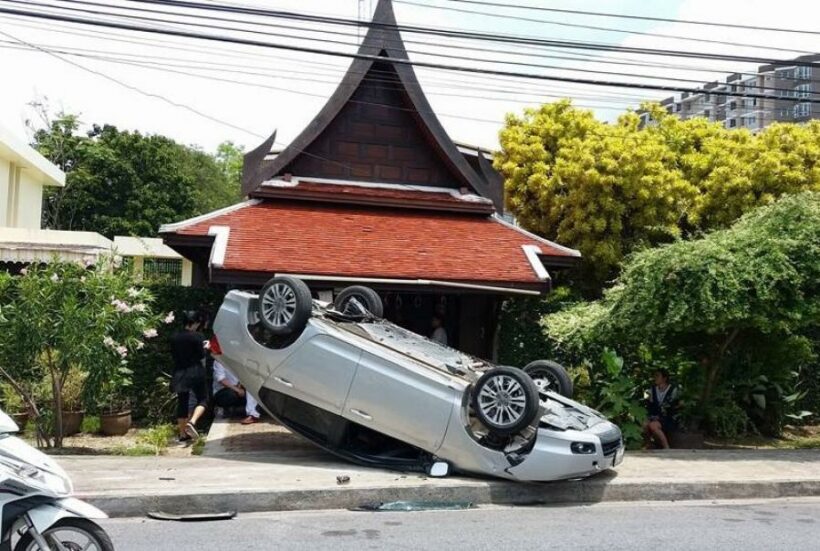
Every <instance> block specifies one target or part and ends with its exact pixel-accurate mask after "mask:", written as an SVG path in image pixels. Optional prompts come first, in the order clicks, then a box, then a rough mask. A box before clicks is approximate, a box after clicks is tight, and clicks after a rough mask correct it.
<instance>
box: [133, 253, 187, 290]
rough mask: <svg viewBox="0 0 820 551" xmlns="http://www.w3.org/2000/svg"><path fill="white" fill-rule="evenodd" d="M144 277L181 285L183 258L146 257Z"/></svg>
mask: <svg viewBox="0 0 820 551" xmlns="http://www.w3.org/2000/svg"><path fill="white" fill-rule="evenodd" d="M143 262H144V264H143V268H142V270H143V272H142V273H143V277H144V278H145V279H146V280H149V281H157V282H162V283H169V284H171V285H179V284H180V283H181V282H182V260H180V259H178V258H146V259H145V260H144V261H143Z"/></svg>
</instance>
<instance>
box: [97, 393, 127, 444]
mask: <svg viewBox="0 0 820 551" xmlns="http://www.w3.org/2000/svg"><path fill="white" fill-rule="evenodd" d="M130 428H131V407H130V402H129V400H128V398H127V397H126V396H125V394H124V393H123V392H122V389H121V388H120V389H117V390H114V391H113V392H112V393H111V394H110V395H109V397H108V399H107V400H106V401H105V404H102V408H101V409H100V431H101V432H102V433H103V434H104V435H106V436H122V435H123V434H125V433H127V432H128V430H129V429H130Z"/></svg>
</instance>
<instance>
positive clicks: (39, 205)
mask: <svg viewBox="0 0 820 551" xmlns="http://www.w3.org/2000/svg"><path fill="white" fill-rule="evenodd" d="M42 211H43V184H42V182H41V179H40V178H38V177H37V174H36V173H35V172H33V171H32V170H30V169H25V168H20V167H19V166H17V164H16V163H14V162H10V161H6V160H3V159H0V226H4V227H9V228H25V229H35V230H36V229H39V228H40V218H41V216H42Z"/></svg>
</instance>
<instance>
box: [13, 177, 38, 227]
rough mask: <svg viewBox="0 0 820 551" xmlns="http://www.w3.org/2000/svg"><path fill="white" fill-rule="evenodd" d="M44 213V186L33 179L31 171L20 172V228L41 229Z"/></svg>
mask: <svg viewBox="0 0 820 551" xmlns="http://www.w3.org/2000/svg"><path fill="white" fill-rule="evenodd" d="M42 213H43V184H41V183H40V182H39V181H36V180H35V179H34V178H32V173H31V171H29V170H25V169H24V170H21V171H20V193H19V196H18V198H17V224H16V227H18V228H28V229H35V230H36V229H39V228H40V219H41V218H42Z"/></svg>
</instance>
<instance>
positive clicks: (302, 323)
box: [211, 277, 624, 481]
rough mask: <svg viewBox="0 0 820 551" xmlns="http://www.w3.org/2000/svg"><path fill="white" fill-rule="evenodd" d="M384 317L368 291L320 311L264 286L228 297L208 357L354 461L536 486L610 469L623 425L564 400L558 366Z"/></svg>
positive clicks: (290, 284)
mask: <svg viewBox="0 0 820 551" xmlns="http://www.w3.org/2000/svg"><path fill="white" fill-rule="evenodd" d="M381 316H382V303H381V300H380V298H379V296H378V294H376V293H375V292H374V291H373V290H372V289H369V288H367V287H361V286H353V287H349V288H347V289H345V290H344V291H343V292H342V293H340V294H339V296H338V297H337V298H336V300H335V302H334V304H328V303H323V302H320V301H315V300H313V299H312V297H311V293H310V290H309V289H308V287H307V285H306V284H305V283H304V282H302V281H301V280H299V279H295V278H292V277H275V278H273V279H271V280H270V281H268V283H266V284H265V286H264V287H263V288H262V290H261V292H260V293H259V294H258V295H257V294H253V293H248V292H242V291H231V292H229V293H228V294H227V295H226V297H225V300H224V302H223V304H222V306H221V308H220V310H219V313H218V315H217V317H216V320H215V322H214V333H215V338H214V340H213V341H212V344H211V348H212V353H213V354H215V355H216V356H217V357H218V358H219V361H220V362H222V363H223V364H225V365H226V366H227V367H228V368H230V369H231V370H232V371H233V372H234V373H236V374H237V376H238V377H239V379H240V380H241V381H242V384H243V385H244V386H245V388H246V389H248V391H249V392H250V393H251V394H252V395H253V396H254V397H256V398H257V399H258V400H259V403H260V404H261V405H262V407H264V408H265V410H266V411H267V412H268V413H270V414H271V415H272V416H273V417H274V418H276V419H278V420H279V421H280V422H281V423H283V424H284V425H285V426H287V427H288V428H290V429H291V430H293V431H295V432H297V433H299V434H301V435H303V436H305V437H307V438H308V439H310V440H311V441H313V442H315V443H316V444H318V445H319V446H321V447H322V448H325V449H326V450H329V451H331V452H333V453H335V454H338V455H340V456H342V457H344V458H347V459H349V460H351V461H355V462H357V463H360V464H364V465H371V466H378V467H386V468H393V469H400V470H416V471H426V472H428V473H430V474H433V475H444V474H446V473H447V472H450V471H460V472H469V473H480V474H484V475H492V476H497V477H502V478H507V479H513V480H527V481H540V480H558V479H567V478H579V477H586V476H589V475H592V474H595V473H598V472H600V471H603V470H606V469H609V468H612V467H614V466H616V465H618V464H619V463H620V462H621V460H622V458H623V451H624V448H623V441H622V438H621V432H620V430H619V429H618V427H617V426H615V425H614V424H612V423H610V422H609V421H607V420H606V419H604V418H603V417H602V416H601V415H600V414H599V413H597V412H596V411H594V410H592V409H590V408H588V407H586V406H584V405H582V404H579V403H577V402H574V401H573V400H571V399H570V398H568V397H567V396H568V395H571V392H572V383H571V380H570V379H569V377H568V376H567V374H566V372H565V371H564V370H563V368H561V366H559V365H558V364H555V363H553V362H548V361H538V362H533V363H532V364H530V365H529V366H527V367H525V368H524V369H518V368H514V367H503V366H495V365H493V364H491V363H489V362H486V361H484V360H480V359H477V358H474V357H472V356H469V355H467V354H464V353H462V352H459V351H457V350H453V349H451V348H448V347H446V346H442V345H440V344H438V343H435V342H433V341H431V340H429V339H427V338H425V337H422V336H420V335H417V334H415V333H412V332H410V331H407V330H405V329H403V328H401V327H399V326H397V325H395V324H393V323H391V322H389V321H386V320H384V319H382V318H381ZM562 394H563V395H562Z"/></svg>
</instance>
